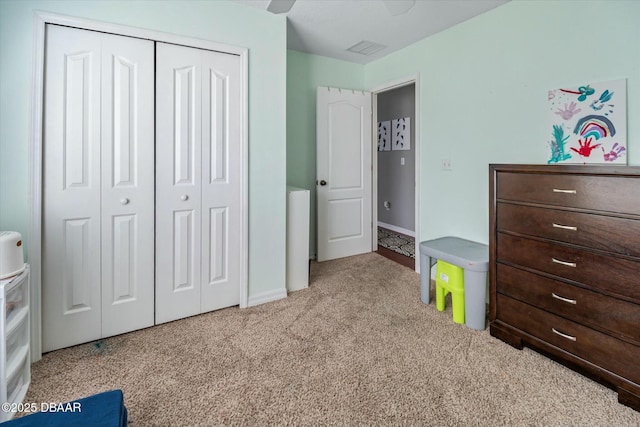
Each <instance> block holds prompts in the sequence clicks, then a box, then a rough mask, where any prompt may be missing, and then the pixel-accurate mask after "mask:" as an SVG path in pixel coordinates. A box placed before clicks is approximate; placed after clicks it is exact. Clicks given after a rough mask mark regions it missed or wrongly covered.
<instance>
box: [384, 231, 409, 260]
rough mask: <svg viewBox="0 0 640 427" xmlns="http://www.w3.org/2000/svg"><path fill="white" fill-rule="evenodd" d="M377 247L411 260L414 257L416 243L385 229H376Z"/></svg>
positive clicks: (407, 237)
mask: <svg viewBox="0 0 640 427" xmlns="http://www.w3.org/2000/svg"><path fill="white" fill-rule="evenodd" d="M378 245H379V246H382V247H383V248H387V249H389V250H391V251H394V252H397V253H399V254H402V255H404V256H408V257H410V258H413V259H415V257H416V247H415V245H416V243H415V239H414V238H413V237H410V236H405V235H404V234H400V233H396V232H395V231H391V230H387V229H386V228H381V227H378Z"/></svg>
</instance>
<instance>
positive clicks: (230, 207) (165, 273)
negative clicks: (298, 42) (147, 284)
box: [156, 43, 243, 323]
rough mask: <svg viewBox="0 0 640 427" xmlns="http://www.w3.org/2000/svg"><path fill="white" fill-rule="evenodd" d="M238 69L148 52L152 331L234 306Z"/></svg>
mask: <svg viewBox="0 0 640 427" xmlns="http://www.w3.org/2000/svg"><path fill="white" fill-rule="evenodd" d="M240 66H241V63H240V58H239V57H238V56H236V55H231V54H226V53H220V52H214V51H208V50H203V49H196V48H189V47H184V46H177V45H172V44H166V43H157V44H156V135H157V137H156V138H157V139H156V323H163V322H168V321H171V320H176V319H179V318H183V317H187V316H192V315H195V314H199V313H203V312H207V311H211V310H216V309H219V308H223V307H229V306H232V305H237V304H239V302H240V280H241V262H242V253H241V247H240V238H241V236H240V230H241V227H240V225H241V221H242V209H243V206H242V196H241V194H242V192H241V190H242V188H241V185H242V182H241V171H242V169H241V160H242V159H241V156H242V152H241V148H240V137H241V134H240V132H241V120H240V102H239V101H240V96H241V94H240V70H241V67H240Z"/></svg>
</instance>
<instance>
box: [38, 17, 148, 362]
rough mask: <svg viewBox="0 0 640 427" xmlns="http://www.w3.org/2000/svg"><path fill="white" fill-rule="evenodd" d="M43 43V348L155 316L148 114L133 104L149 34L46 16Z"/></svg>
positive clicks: (143, 88) (142, 86)
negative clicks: (108, 30)
mask: <svg viewBox="0 0 640 427" xmlns="http://www.w3.org/2000/svg"><path fill="white" fill-rule="evenodd" d="M46 51H47V57H46V63H45V68H46V72H45V84H44V90H45V105H44V117H45V119H44V136H43V138H44V142H43V151H44V155H43V158H44V162H43V163H44V167H43V169H44V171H43V203H44V204H43V217H42V224H43V241H42V244H43V251H42V261H43V265H42V272H43V273H42V296H43V298H42V301H43V305H42V310H43V313H42V314H43V317H42V318H43V343H42V348H43V350H44V351H49V350H54V349H57V348H62V347H67V346H69V345H74V344H78V343H81V342H87V341H91V340H94V339H98V338H101V337H104V336H109V335H114V334H118V333H121V332H125V331H131V330H134V329H139V328H142V327H146V326H150V325H151V324H153V271H152V269H150V268H149V265H150V264H149V262H153V199H152V197H151V199H150V198H149V196H148V193H149V192H151V194H152V193H153V164H151V165H148V164H147V161H148V159H149V158H151V159H152V158H153V127H152V124H153V114H149V113H148V112H147V111H142V110H140V108H145V107H146V108H147V110H148V106H149V105H152V103H153V85H152V84H151V85H149V84H148V83H147V82H146V81H144V80H145V76H144V75H143V74H141V72H144V73H148V72H149V70H153V44H152V42H148V41H144V40H137V39H128V38H126V37H120V36H113V35H108V34H102V33H97V32H91V31H84V30H78V29H72V28H65V27H58V26H51V25H49V26H47V46H46ZM150 126H151V128H150V129H149V127H150ZM149 130H150V131H151V135H147V133H148V132H149ZM124 199H127V203H125V204H122V203H121V201H122V200H124ZM103 325H108V326H107V327H105V328H103Z"/></svg>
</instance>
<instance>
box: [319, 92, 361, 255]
mask: <svg viewBox="0 0 640 427" xmlns="http://www.w3.org/2000/svg"><path fill="white" fill-rule="evenodd" d="M316 126H317V141H316V143H317V166H316V179H317V186H316V189H317V200H318V203H317V205H318V261H326V260H330V259H335V258H342V257H346V256H351V255H357V254H361V253H366V252H371V250H372V246H371V245H372V243H371V233H372V222H371V221H372V220H371V165H372V163H371V145H372V140H371V94H370V93H368V92H361V91H352V90H351V89H335V88H327V87H319V88H318V91H317V123H316Z"/></svg>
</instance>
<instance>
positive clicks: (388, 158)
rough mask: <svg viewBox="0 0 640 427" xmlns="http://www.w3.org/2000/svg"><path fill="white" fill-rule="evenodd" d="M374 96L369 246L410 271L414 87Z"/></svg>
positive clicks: (413, 212) (414, 225)
mask: <svg viewBox="0 0 640 427" xmlns="http://www.w3.org/2000/svg"><path fill="white" fill-rule="evenodd" d="M373 94H374V108H373V110H374V117H375V122H374V127H375V128H377V142H378V144H377V151H375V154H374V171H375V173H374V206H373V213H374V218H375V221H374V235H377V241H376V242H374V248H376V247H377V251H378V253H379V254H380V255H383V256H385V257H387V258H389V259H391V260H393V261H396V262H398V263H400V264H402V265H405V266H407V267H409V268H412V269H416V268H417V264H419V263H416V253H417V245H416V240H417V237H418V233H417V225H418V221H417V218H418V215H417V205H418V196H417V194H418V193H417V182H418V179H417V177H418V173H417V171H418V167H417V164H418V154H417V153H418V148H419V146H418V143H417V140H418V138H417V136H418V132H417V130H418V129H417V120H416V113H417V111H416V110H417V107H416V83H415V81H414V80H411V81H407V82H404V83H401V84H396V85H393V86H390V87H386V88H382V89H380V90H379V91H376V92H374V93H373Z"/></svg>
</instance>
